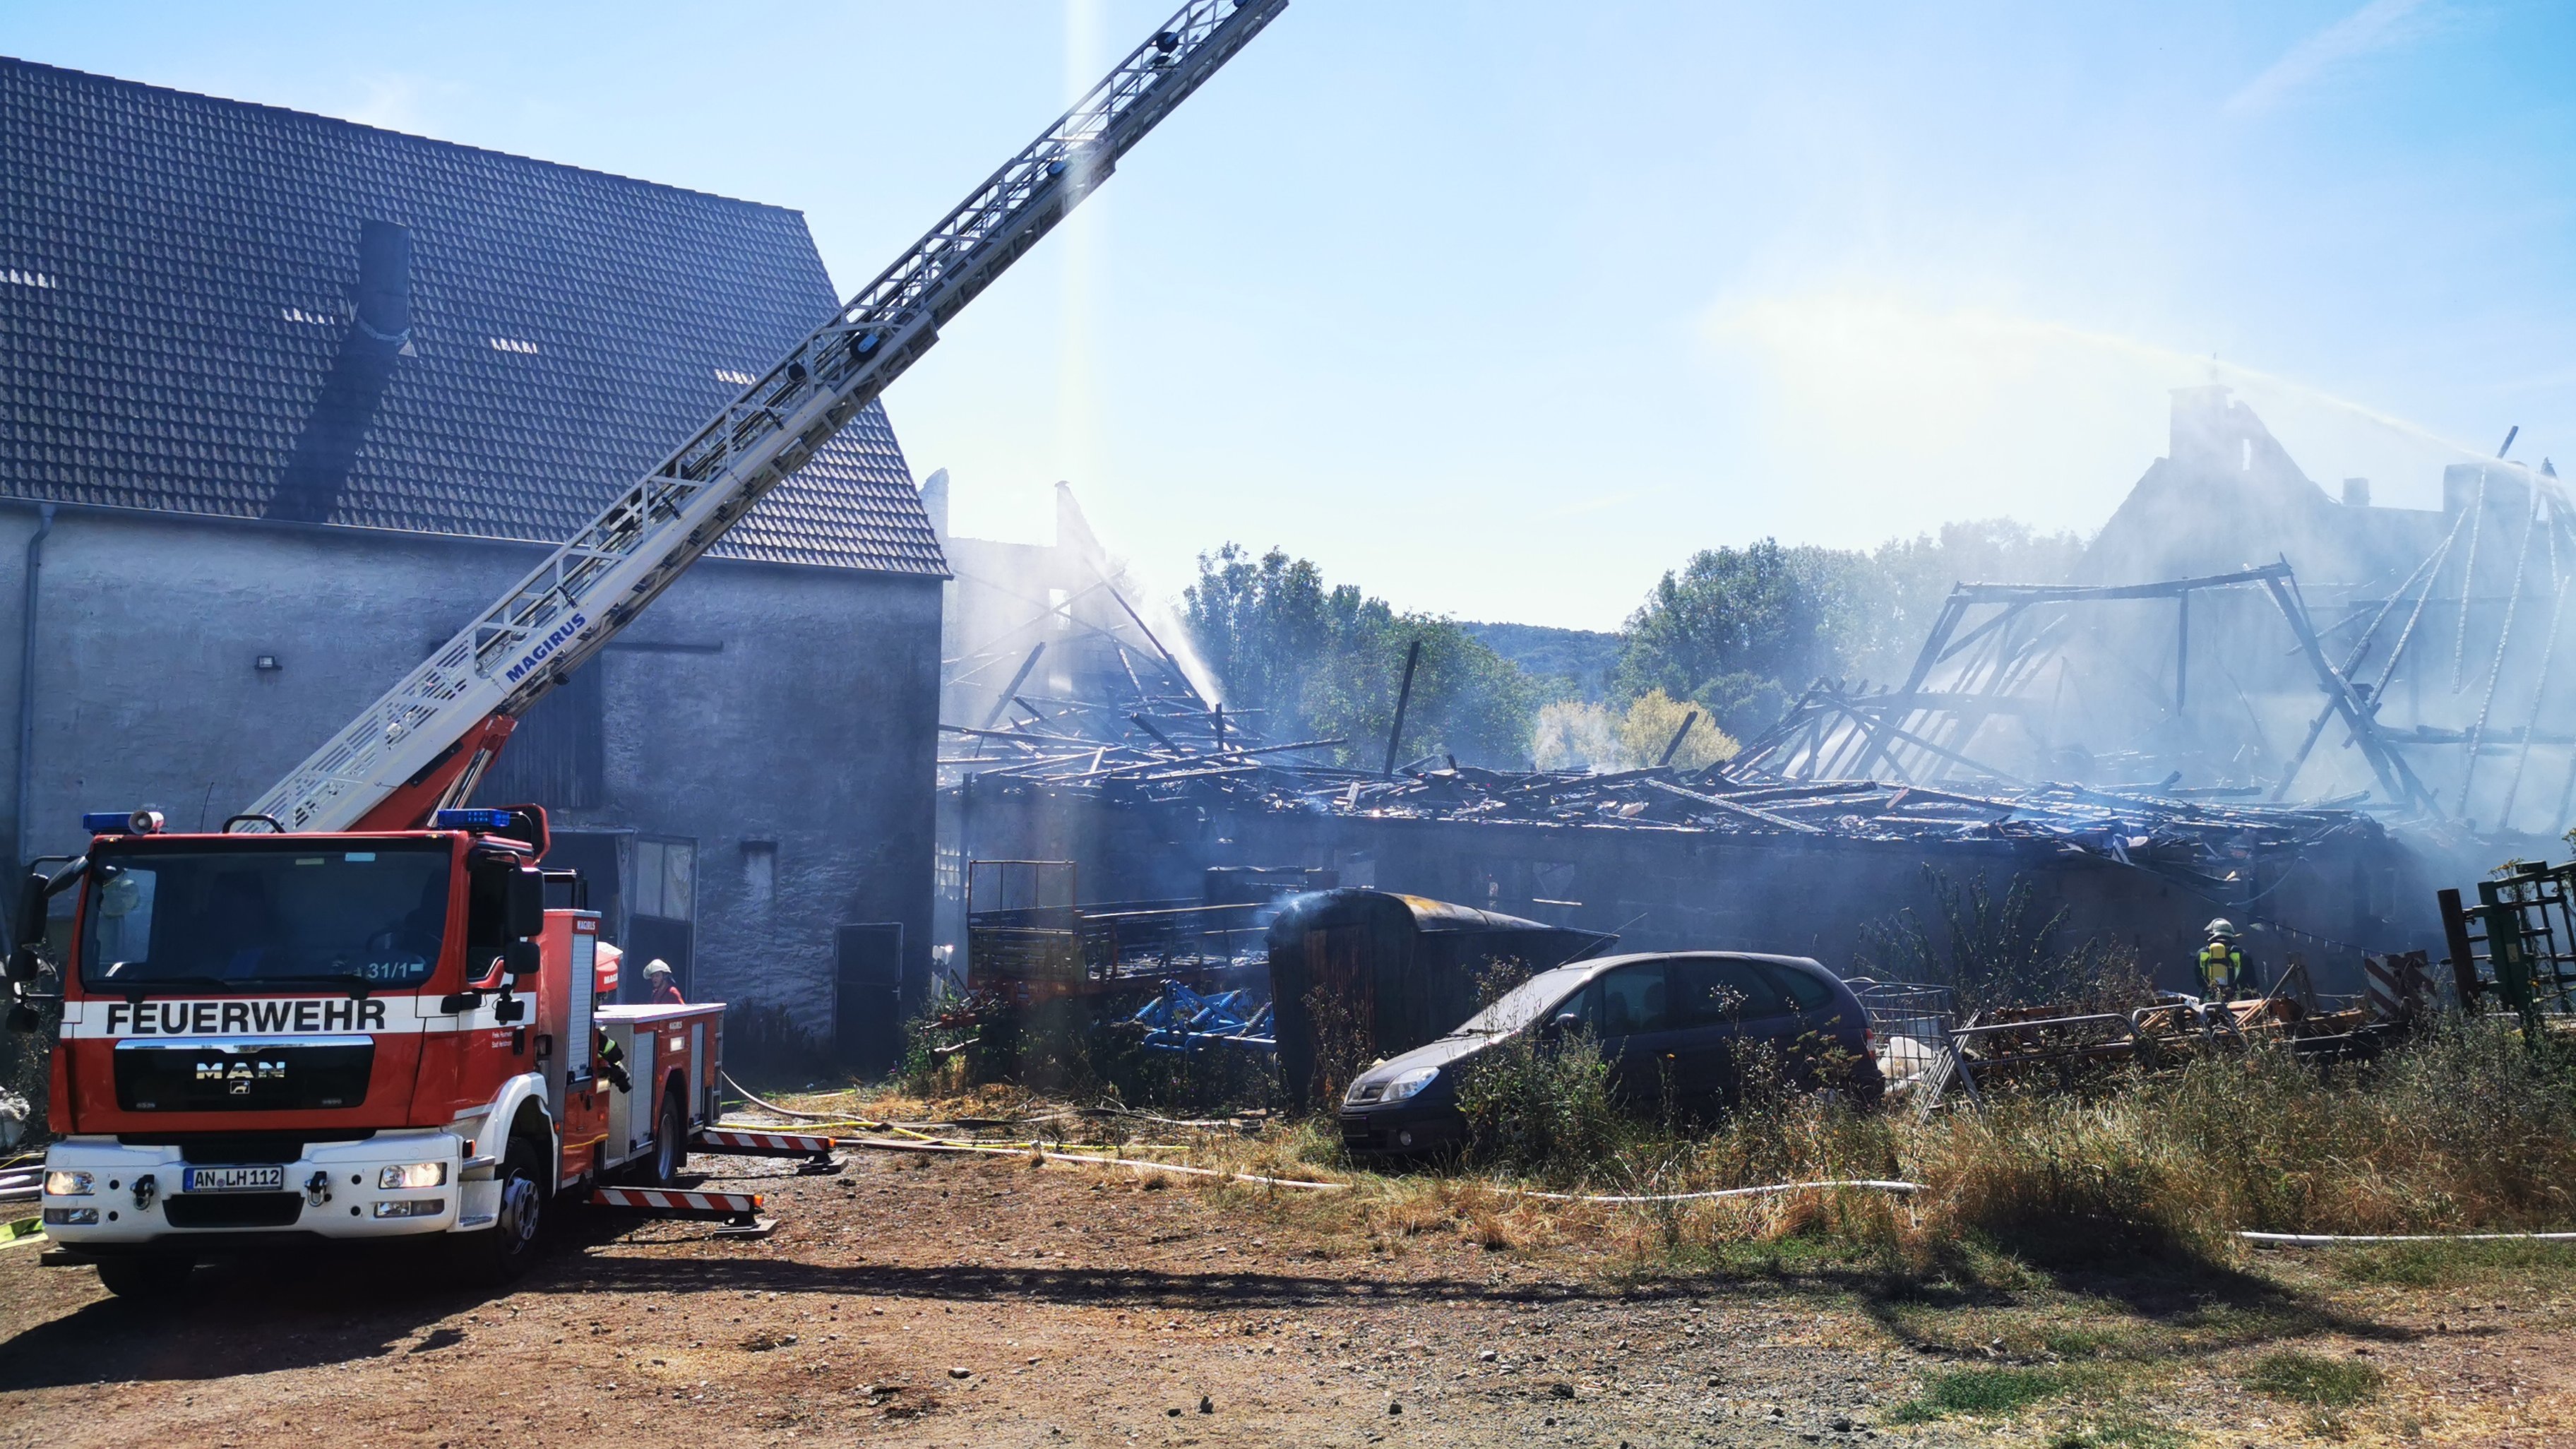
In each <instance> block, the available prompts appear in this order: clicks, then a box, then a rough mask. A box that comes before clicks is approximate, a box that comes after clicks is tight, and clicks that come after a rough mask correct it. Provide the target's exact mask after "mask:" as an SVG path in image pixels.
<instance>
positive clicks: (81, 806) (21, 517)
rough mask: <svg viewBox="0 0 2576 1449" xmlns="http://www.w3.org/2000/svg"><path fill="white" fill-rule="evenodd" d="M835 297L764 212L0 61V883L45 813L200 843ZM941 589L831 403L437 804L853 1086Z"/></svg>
mask: <svg viewBox="0 0 2576 1449" xmlns="http://www.w3.org/2000/svg"><path fill="white" fill-rule="evenodd" d="M835 302H836V296H835V293H834V289H833V285H832V282H831V279H830V277H829V276H828V275H827V274H826V273H825V271H824V268H823V264H822V261H821V258H820V257H819V256H818V254H817V253H816V251H815V248H814V244H813V241H812V239H811V237H809V236H808V234H807V232H806V229H805V224H804V220H803V218H802V217H801V216H800V215H798V214H797V213H795V212H792V211H787V210H782V209H780V208H777V207H772V206H762V205H755V204H751V203H747V202H740V201H732V200H727V199H724V198H721V197H715V196H707V195H702V194H699V193H696V192H691V191H685V190H679V189H676V188H672V187H667V186H658V185H652V184H649V183H646V182H641V181H634V180H629V179H626V178H623V177H617V176H609V175H603V174H600V173H597V172H591V171H583V170H578V169H575V168H572V167H568V166H558V165H552V164H549V163H545V162H540V161H533V160H528V159H525V158H521V157H517V156H508V155H501V154H497V153H494V152H489V151H482V150H476V149H473V148H470V147H465V146H457V145H450V144H446V143H443V142H438V141H430V140H424V139H421V138H418V137H414V136H407V135H401V134H397V133H395V132H391V131H385V130H379V129H375V128H371V127H367V126H360V125H353V124H348V123H345V122H341V121H335V120H328V119H324V118H321V117H316V116H310V115H303V114H297V113H293V112H289V111H284V110H278V109H273V108H269V107H265V106H257V105H247V104H241V103H236V102H232V101H225V100H217V99H211V98H208V97H204V96H197V95H189V94H183V93H180V92H176V91H170V90H163V89H158V88H154V87H150V86H143V85H136V84H131V83H128V82H124V81H118V80H112V79H106V78H102V77H98V76H93V75H86V74H81V73H77V72H73V71H67V70H59V69H54V68H51V67H47V66H41V65H34V64H27V63H23V62H17V61H0V337H5V338H6V350H7V355H8V363H7V366H6V368H5V370H0V389H5V392H6V405H5V408H0V557H5V558H7V559H8V560H10V562H11V563H12V564H14V565H16V566H18V568H19V569H20V571H21V572H20V574H19V577H18V579H17V580H16V583H15V586H12V587H9V588H6V589H5V590H0V599H5V600H6V608H7V610H8V611H9V613H8V615H7V623H6V626H5V627H6V628H7V630H8V632H9V634H10V635H11V637H12V638H13V640H14V641H15V642H16V643H17V645H18V648H17V651H16V652H17V653H18V655H19V657H20V659H21V660H22V664H21V667H20V668H18V669H13V670H8V671H5V673H6V676H7V679H8V686H7V687H8V691H9V694H8V703H7V710H8V718H10V719H12V720H14V721H16V722H17V727H16V728H15V729H14V730H13V731H11V736H10V743H9V769H10V778H11V779H12V780H14V782H15V784H14V788H13V789H12V790H11V792H10V794H9V796H8V812H7V825H8V828H9V829H10V830H11V831H12V832H13V839H14V842H15V847H16V850H17V853H18V855H19V857H20V858H21V859H24V858H26V857H30V856H34V855H39V854H44V853H50V852H63V851H73V850H77V849H79V848H80V846H81V842H82V840H83V839H84V837H83V836H82V834H81V826H80V816H81V813H82V812H83V811H84V810H96V809H105V808H110V807H114V808H119V809H124V808H132V807H139V806H151V807H155V808H158V809H160V810H162V811H163V812H165V814H166V815H167V817H168V819H169V821H170V823H171V826H172V827H173V828H175V829H216V828H220V827H221V826H222V825H223V823H224V821H225V819H226V818H227V817H228V816H229V815H231V814H232V813H233V812H235V811H237V810H241V809H243V808H245V807H246V806H247V805H248V803H249V802H250V801H251V800H253V799H255V798H256V797H257V796H258V795H259V794H260V793H261V792H262V791H263V790H264V789H266V788H267V787H268V786H269V785H271V784H272V783H274V782H275V781H276V780H277V779H278V778H279V777H281V776H282V775H284V774H285V773H286V772H287V771H288V770H289V769H290V768H292V767H293V766H294V765H296V764H297V763H298V762H299V761H300V760H301V759H302V758H303V757H304V756H305V755H306V754H307V753H308V752H309V751H311V750H312V749H314V748H315V747H316V746H317V745H319V744H321V743H322V742H323V741H324V740H326V739H327V738H329V737H330V736H331V735H332V734H333V733H334V732H335V731H336V730H337V729H338V728H339V727H340V726H341V725H342V724H343V723H344V722H345V721H346V720H348V719H349V718H350V717H351V716H352V715H354V714H355V713H356V712H357V711H358V710H359V709H360V708H362V707H363V706H365V705H366V704H367V703H368V702H369V701H370V700H372V699H374V698H375V697H376V696H377V695H378V694H379V693H380V692H381V691H382V690H384V689H385V688H386V687H387V686H389V685H390V684H392V683H393V682H394V681H395V680H396V679H398V678H400V677H401V676H402V675H403V673H404V672H405V671H407V670H408V669H410V668H411V667H412V666H413V665H414V664H416V663H418V662H419V661H420V660H421V659H422V658H423V657H425V656H426V655H427V654H428V653H429V652H430V651H431V650H432V649H433V648H434V647H435V646H437V645H439V644H441V643H443V642H444V641H446V640H447V639H448V638H449V637H450V636H451V634H452V633H453V632H454V631H455V630H456V629H457V628H459V627H461V626H462V625H463V624H464V622H465V621H466V620H468V619H469V618H471V617H472V616H473V615H474V614H475V613H476V612H478V611H479V610H480V609H482V608H483V607H484V606H486V605H487V604H488V603H489V602H490V601H491V600H492V599H494V598H496V597H498V596H499V595H500V594H501V593H503V592H504V591H505V590H506V589H507V588H508V587H509V586H511V585H512V584H514V583H515V582H516V581H517V580H518V578H519V577H520V576H521V575H522V574H523V573H524V572H525V571H526V570H527V569H529V568H530V567H532V566H533V565H535V564H536V563H537V562H538V561H540V560H541V559H543V558H544V557H546V555H547V553H548V552H549V550H550V549H551V548H552V547H553V546H554V545H555V544H556V543H558V542H560V541H561V540H563V539H564V538H567V537H569V536H571V535H572V533H573V532H574V530H575V529H576V528H577V527H579V526H580V525H581V524H582V523H583V522H585V521H587V520H588V519H589V517H590V516H591V515H592V514H593V513H595V512H596V511H597V510H598V509H599V508H601V507H602V506H604V505H605V504H606V503H607V501H608V500H609V499H610V498H611V497H612V496H613V495H614V494H615V493H616V492H617V490H619V489H620V488H622V487H624V486H626V485H628V484H629V483H631V482H632V481H633V479H634V478H636V477H637V476H639V475H640V474H642V473H643V472H644V471H646V470H647V469H649V468H651V467H652V466H654V465H655V464H656V463H657V462H658V461H659V460H660V459H661V458H662V457H663V455H664V454H665V453H666V452H667V451H668V450H669V449H670V448H671V447H673V446H675V445H676V444H677V443H679V442H680V441H681V440H682V439H683V438H684V437H685V436H686V435H687V433H688V432H689V431H690V430H692V429H694V428H695V427H697V426H698V425H699V424H701V423H703V422H704V421H705V419H706V418H707V417H709V416H711V415H712V414H713V413H715V412H716V411H717V410H719V409H720V408H722V407H723V406H724V405H725V404H726V403H727V402H728V401H729V400H731V399H732V398H733V397H734V396H735V395H736V394H737V393H738V392H739V391H740V389H741V388H742V387H744V386H746V385H748V384H749V383H750V381H751V380H752V379H751V376H750V374H751V373H752V372H754V371H756V370H759V369H762V368H764V367H766V366H767V365H768V364H769V362H770V361H771V359H773V358H774V357H776V356H777V355H778V354H779V353H780V352H781V351H783V350H784V349H785V348H786V347H787V346H789V345H790V344H791V343H792V342H794V341H795V340H796V339H797V338H799V337H801V336H802V335H803V334H804V332H805V331H806V329H807V328H809V327H810V326H812V325H813V324H814V323H815V322H816V321H817V320H818V319H820V318H821V317H823V316H825V315H827V314H828V313H829V311H830V310H831V308H832V307H833V306H834V305H835ZM945 573H946V568H945V563H944V561H943V558H942V556H941V553H940V550H939V545H938V541H937V539H936V537H935V536H934V534H933V533H932V530H931V527H930V523H929V520H928V519H927V518H926V517H925V516H924V514H923V511H922V507H921V503H920V500H919V496H918V494H917V493H916V491H915V489H914V486H913V480H912V478H911V475H910V473H909V470H908V468H907V466H906V464H905V461H904V457H903V454H902V451H901V449H900V448H899V447H898V446H897V444H896V441H895V436H894V433H893V431H892V429H891V428H890V427H889V426H888V424H887V422H886V420H885V417H884V415H883V414H882V412H880V411H878V410H877V409H875V408H874V406H873V405H872V406H871V408H870V409H869V411H868V413H867V414H866V415H865V416H864V417H862V418H861V419H859V420H858V421H857V422H856V423H854V424H853V425H852V426H851V427H849V428H848V429H847V430H845V431H844V432H843V433H842V434H841V435H840V437H839V438H838V439H836V440H835V441H834V442H833V443H832V444H831V446H830V447H828V448H827V449H825V450H824V451H823V452H822V453H821V454H820V455H819V456H818V457H817V458H816V459H815V460H814V461H813V462H812V463H810V464H809V465H808V466H806V467H805V468H803V469H802V470H801V471H800V472H799V473H797V474H796V475H795V476H794V477H792V478H791V479H789V480H788V481H787V482H786V483H784V484H782V485H781V486H780V487H779V488H778V489H777V490H776V491H775V492H774V493H772V494H771V495H770V496H769V497H768V498H766V499H765V500H764V501H763V502H762V503H761V504H760V505H759V506H758V507H757V508H756V509H755V510H754V511H753V512H752V513H751V514H750V515H749V517H748V518H747V519H746V520H745V521H744V522H743V523H742V524H741V525H740V526H738V527H737V528H735V529H734V530H733V532H732V534H731V535H730V536H729V537H728V538H727V539H726V540H724V541H723V542H722V543H720V544H719V545H718V546H717V547H716V549H715V550H714V552H713V553H712V554H711V555H710V556H709V559H708V561H707V562H706V563H704V564H703V565H701V566H700V567H698V568H697V569H695V570H693V571H692V572H690V573H689V574H688V575H687V577H686V578H684V579H683V580H682V581H681V582H680V583H679V584H678V585H677V586H676V587H675V588H673V589H672V590H671V592H670V593H669V595H668V596H667V597H665V598H663V599H662V600H661V601H660V602H659V603H657V604H656V605H655V607H654V608H653V609H652V611H651V612H650V613H649V614H647V615H646V616H645V617H644V618H643V619H642V621H640V623H639V624H638V625H637V626H636V627H635V628H634V629H632V630H631V631H629V632H628V633H627V634H626V635H625V636H624V637H622V638H620V639H619V640H618V641H617V642H616V643H614V644H612V645H611V646H610V647H609V649H608V651H607V652H606V653H605V654H604V655H602V656H600V657H599V658H597V659H595V660H593V661H592V662H590V663H589V664H587V665H586V666H585V667H583V668H582V669H580V670H578V671H577V672H575V673H574V674H573V675H572V676H571V677H570V679H569V680H568V682H567V683H565V684H564V685H563V686H561V687H559V688H557V689H556V690H555V691H554V692H553V693H552V694H550V695H548V696H547V697H545V698H544V699H543V700H541V701H540V702H539V703H538V705H537V706H536V707H535V708H534V709H533V710H531V711H530V713H529V714H528V716H527V717H526V718H525V720H524V721H522V723H521V725H520V727H519V729H518V732H517V734H516V736H515V737H514V738H513V740H512V741H511V743H510V745H509V747H508V748H507V750H505V751H504V753H503V755H502V757H501V760H500V763H499V765H498V767H497V769H496V770H495V772H494V773H493V774H492V775H490V776H487V777H486V780H485V782H484V783H483V785H482V787H481V789H480V792H479V794H478V797H477V798H478V801H480V802H482V803H498V802H503V801H512V802H516V801H534V802H537V803H541V804H543V805H545V806H547V807H548V808H549V810H550V811H551V812H552V813H553V818H554V820H555V822H556V826H557V829H558V832H559V833H558V835H557V837H556V839H557V841H558V846H557V855H556V857H555V858H554V860H553V861H552V862H551V863H553V864H556V865H574V866H578V867H579V868H580V869H582V870H583V872H584V873H585V874H586V875H587V876H588V877H589V878H590V879H591V880H592V881H593V882H594V885H593V893H592V897H591V900H592V904H593V906H594V907H595V908H598V909H600V910H601V911H602V912H603V914H604V916H605V922H604V928H605V931H606V934H607V935H608V936H609V937H610V938H611V939H613V940H616V941H619V942H620V943H622V944H624V945H625V946H626V947H627V948H628V950H629V951H630V952H632V953H635V954H636V955H637V957H638V964H640V960H641V958H642V957H648V956H659V957H663V958H666V959H668V960H669V961H671V962H672V963H673V965H674V966H676V967H677V968H678V970H679V973H680V977H681V980H682V982H683V983H684V985H685V988H686V989H687V990H688V991H689V993H690V994H691V995H692V996H693V997H699V998H706V999H721V1000H729V1001H732V1002H736V1003H745V1004H750V1005H753V1006H766V1007H769V1008H772V1009H773V1011H774V1012H775V1013H777V1014H779V1015H780V1016H781V1017H785V1016H792V1017H793V1018H794V1019H795V1020H796V1021H797V1022H799V1023H801V1024H802V1025H803V1026H804V1027H805V1029H806V1030H808V1031H810V1032H813V1033H817V1034H821V1035H825V1036H828V1037H831V1038H833V1039H834V1040H835V1041H836V1042H837V1043H838V1045H839V1046H840V1047H842V1048H845V1049H846V1050H847V1051H848V1052H850V1053H855V1054H857V1055H859V1056H869V1055H873V1056H875V1057H879V1058H881V1057H882V1056H883V1054H884V1052H885V1051H886V1050H887V1049H888V1048H889V1046H890V1043H891V1042H892V1041H893V1040H894V1036H895V1030H896V1022H897V1021H898V1019H899V1017H898V1012H899V1011H900V1010H901V1006H900V1004H899V1002H898V999H897V998H898V995H899V994H900V993H905V992H909V993H911V994H914V995H917V994H918V991H919V988H920V985H921V983H922V981H923V979H924V975H925V973H926V970H927V967H928V961H929V954H928V953H929V902H930V878H931V869H932V784H931V782H932V777H933V759H934V753H935V743H934V741H935V735H934V730H935V725H936V722H937V717H938V716H937V709H938V691H939V674H938V659H939V655H938V647H939V614H940V588H941V584H942V581H943V579H944V577H945ZM636 974H637V973H634V972H631V971H630V972H629V973H628V976H629V979H630V980H632V979H633V978H634V977H635V975H636ZM853 1064H864V1063H860V1062H857V1061H856V1060H854V1061H853ZM874 1064H876V1065H882V1062H881V1061H878V1062H876V1063H874Z"/></svg>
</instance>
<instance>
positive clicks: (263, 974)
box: [81, 841, 449, 991]
mask: <svg viewBox="0 0 2576 1449" xmlns="http://www.w3.org/2000/svg"><path fill="white" fill-rule="evenodd" d="M448 870H449V863H448V849H447V846H446V845H445V844H444V843H442V842H438V841H420V842H417V843H414V842H408V841H405V842H393V841H387V842H381V843H376V844H371V845H369V846H368V847H367V848H366V849H363V850H350V849H316V848H314V847H313V846H312V845H310V844H303V843H296V844H277V845H266V844H261V845H251V844H243V845H239V846H227V847H225V848H223V849H219V850H158V849H150V848H146V849H140V850H136V849H126V850H116V849H113V848H110V849H104V850H100V851H98V852H97V853H95V854H94V855H92V857H91V860H90V881H89V889H88V893H87V894H88V902H89V904H88V913H87V919H85V920H84V921H83V922H82V926H81V984H82V985H83V986H86V987H88V988H89V989H90V990H93V991H118V990H130V989H132V988H135V987H138V986H154V985H168V986H171V987H188V988H197V989H208V990H218V991H220V990H256V989H260V988H262V987H272V986H273V987H288V986H308V985H329V984H350V985H358V984H364V985H368V986H374V987H378V988H386V987H403V986H417V985H419V984H420V983H421V982H423V981H426V980H428V979H429V974H430V972H431V970H433V969H434V968H435V967H436V966H437V964H438V953H439V948H440V947H441V946H443V945H444V944H445V943H446V933H447V887H448Z"/></svg>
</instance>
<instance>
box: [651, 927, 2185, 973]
mask: <svg viewBox="0 0 2576 1449" xmlns="http://www.w3.org/2000/svg"><path fill="white" fill-rule="evenodd" d="M2208 933H2209V934H2210V935H2212V936H2215V937H2217V938H2218V939H2219V940H2221V941H2233V940H2235V939H2236V923H2235V922H2234V921H2231V920H2229V919H2227V918H2226V917H2225V916H2220V917H2219V918H2218V919H2217V920H2214V921H2212V922H2210V923H2209V926H2208ZM653 964H654V965H655V966H658V965H660V964H661V963H660V962H658V961H657V962H655V963H653ZM644 969H645V970H647V971H650V970H652V969H653V967H652V966H647V967H645V968H644Z"/></svg>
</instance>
